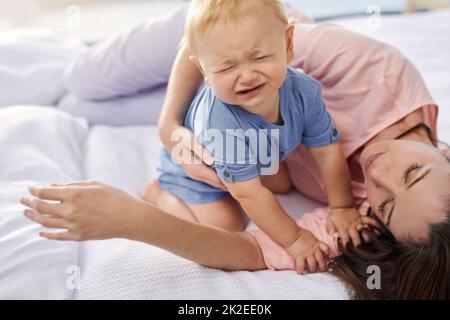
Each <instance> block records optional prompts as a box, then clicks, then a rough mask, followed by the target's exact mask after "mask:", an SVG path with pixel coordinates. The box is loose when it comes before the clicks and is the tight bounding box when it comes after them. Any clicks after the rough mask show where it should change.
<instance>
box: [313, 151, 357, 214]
mask: <svg viewBox="0 0 450 320" xmlns="http://www.w3.org/2000/svg"><path fill="white" fill-rule="evenodd" d="M308 150H309V152H310V153H311V155H312V157H313V159H314V161H315V163H316V165H317V168H318V169H319V172H320V176H321V178H322V182H323V183H324V185H325V188H326V190H327V193H328V204H329V206H330V208H331V209H334V208H352V207H354V206H355V202H354V200H353V193H352V186H351V178H350V171H349V169H348V165H347V161H346V160H345V157H344V154H343V153H342V151H341V148H340V144H339V143H338V142H336V143H333V144H328V145H326V146H323V147H318V148H311V147H310V148H308Z"/></svg>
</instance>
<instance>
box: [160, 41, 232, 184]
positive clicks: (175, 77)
mask: <svg viewBox="0 0 450 320" xmlns="http://www.w3.org/2000/svg"><path fill="white" fill-rule="evenodd" d="M190 55H191V52H190V49H189V47H188V45H187V44H186V42H185V41H184V40H183V41H182V43H181V46H180V49H179V51H178V55H177V57H176V59H175V63H174V65H173V68H172V72H171V74H170V79H169V84H168V87H167V94H166V99H165V101H164V106H163V108H162V111H161V116H160V119H159V122H158V131H159V136H160V138H161V141H162V143H163V144H164V146H165V148H166V149H167V150H168V151H169V152H170V151H172V149H173V148H174V147H175V146H176V145H177V144H179V143H180V142H179V140H178V139H177V140H174V139H172V134H173V132H175V130H177V133H178V136H182V137H183V139H182V141H183V142H184V143H183V149H184V150H186V151H187V152H188V154H190V153H191V152H192V153H193V154H194V155H196V156H197V157H198V158H199V159H201V160H202V164H186V163H182V162H181V166H182V167H183V169H184V171H185V172H186V173H187V174H188V176H189V177H190V178H192V179H194V180H199V181H203V182H205V183H208V184H210V185H212V186H214V187H216V188H220V189H225V186H224V185H223V183H222V182H221V181H220V179H219V177H218V176H217V174H216V173H215V171H214V170H213V169H211V168H210V167H209V166H210V165H212V164H213V163H214V159H213V158H212V156H211V155H210V154H209V152H208V151H207V150H206V149H205V148H204V147H203V145H202V144H201V143H200V142H199V141H198V140H197V139H196V138H195V136H194V135H193V133H192V131H191V130H189V129H187V128H185V127H183V124H182V122H183V117H184V114H185V112H186V109H187V107H188V105H189V104H190V102H191V100H192V99H193V97H194V96H195V94H196V93H197V90H198V88H199V86H200V84H201V82H202V74H201V72H200V71H199V70H198V69H197V67H195V65H194V64H193V63H191V62H190V61H189V56H190ZM192 142H193V144H192Z"/></svg>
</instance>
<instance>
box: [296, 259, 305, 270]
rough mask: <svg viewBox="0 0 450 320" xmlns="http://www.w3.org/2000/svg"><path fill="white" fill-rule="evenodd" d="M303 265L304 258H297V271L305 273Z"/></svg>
mask: <svg viewBox="0 0 450 320" xmlns="http://www.w3.org/2000/svg"><path fill="white" fill-rule="evenodd" d="M305 265H306V261H305V258H297V261H296V269H297V273H299V274H305Z"/></svg>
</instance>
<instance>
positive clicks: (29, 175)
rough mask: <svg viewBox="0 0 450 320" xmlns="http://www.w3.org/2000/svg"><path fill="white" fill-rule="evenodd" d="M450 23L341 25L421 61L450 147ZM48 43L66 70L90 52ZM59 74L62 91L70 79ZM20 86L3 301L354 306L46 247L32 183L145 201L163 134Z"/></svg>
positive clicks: (269, 284)
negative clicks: (33, 210)
mask: <svg viewBox="0 0 450 320" xmlns="http://www.w3.org/2000/svg"><path fill="white" fill-rule="evenodd" d="M449 19H450V10H447V11H445V10H444V11H439V12H429V13H420V14H412V15H406V16H404V15H401V16H400V15H398V16H397V15H396V16H394V15H392V16H386V17H382V20H381V21H380V23H379V24H378V25H374V24H373V23H371V22H368V18H367V17H355V18H347V19H341V20H335V21H333V22H335V23H338V24H341V25H344V26H346V27H349V28H351V29H354V30H357V31H360V32H364V33H367V34H370V35H371V36H373V37H375V38H378V39H381V40H383V41H385V42H388V43H390V44H393V45H395V46H396V47H398V48H399V49H400V50H401V51H402V52H403V53H404V54H405V55H406V56H408V57H409V58H410V59H411V60H412V61H413V62H414V63H415V65H416V66H417V67H418V69H419V70H420V71H421V72H422V74H423V75H424V78H425V81H426V83H427V84H428V87H429V89H430V91H431V94H432V96H433V97H434V99H435V100H436V101H437V103H438V104H439V105H440V107H441V109H440V120H439V121H440V122H439V128H438V131H439V135H440V138H441V139H442V140H444V141H449V142H450V73H449V72H448V68H449V66H450V65H449V61H450V41H448V38H449V35H450V25H449V24H448V23H447V21H448V20H449ZM40 37H41V38H40V39H41V40H42V39H46V41H49V39H50V40H51V41H53V42H52V44H53V45H54V46H57V43H59V46H61V47H62V48H64V51H63V52H64V54H61V55H59V56H58V57H59V60H58V61H60V63H61V66H63V65H64V64H65V63H67V62H68V61H69V60H70V57H72V56H73V55H76V54H79V53H80V52H83V50H86V48H85V47H84V46H83V45H82V44H80V43H77V42H76V39H75V42H74V39H71V40H70V41H69V40H68V39H56V40H55V39H54V38H52V37H51V36H49V35H47V36H45V37H42V35H40ZM29 38H30V39H36V37H35V36H34V38H33V36H30V37H29ZM30 41H31V40H30ZM42 41H43V42H42ZM42 41H41V42H39V43H40V44H42V43H45V41H44V40H42ZM75 43H76V44H75ZM0 44H1V42H0ZM44 47H45V46H44ZM43 50H45V48H44V49H43ZM52 50H54V47H52ZM53 52H54V51H53ZM0 54H1V50H0ZM52 61H55V57H52ZM30 70H31V71H30ZM30 70H28V71H29V72H31V74H34V73H33V72H32V71H33V69H30ZM0 71H1V70H0ZM52 75H53V76H52V77H51V81H52V87H54V85H53V84H54V83H58V81H61V74H59V73H57V72H55V73H54V74H52ZM0 79H1V73H0ZM37 79H38V80H36V81H37V83H41V85H44V86H45V83H42V82H43V81H44V80H42V79H41V78H39V77H38V78H37ZM2 80H3V81H4V82H3V83H4V84H6V85H8V82H7V81H6V80H4V79H1V80H0V82H1V81H2ZM48 81H50V80H48ZM44 82H45V81H44ZM60 85H61V84H60ZM10 87H11V89H10V90H9V91H8V95H9V99H5V100H4V101H5V102H4V106H3V107H2V108H1V109H0V152H1V157H0V168H1V170H0V298H3V299H348V298H349V294H348V292H347V290H346V289H345V287H344V286H343V284H342V283H340V282H339V281H338V280H337V279H336V278H334V277H333V276H331V275H330V274H327V273H321V274H313V275H307V276H299V275H297V274H296V273H295V272H293V271H277V272H274V271H258V272H247V271H238V272H224V271H220V270H213V269H209V268H205V267H201V266H199V265H197V264H195V263H192V262H190V261H187V260H184V259H182V258H179V257H177V256H175V255H172V254H170V253H168V252H165V251H163V250H161V249H158V248H155V247H152V246H149V245H146V244H143V243H138V242H133V241H129V240H124V239H112V240H107V241H88V242H83V243H74V242H51V241H48V240H45V239H40V238H39V237H38V235H37V234H38V232H39V230H41V229H42V228H41V227H39V226H37V225H36V224H33V223H31V222H30V221H28V220H27V219H25V218H24V217H23V216H22V214H21V213H22V211H23V209H24V208H23V207H22V206H21V205H20V204H19V203H18V202H19V199H20V197H21V196H23V195H24V194H26V193H27V192H26V188H27V186H28V185H29V184H32V183H39V184H49V183H53V182H61V181H68V180H81V179H95V180H98V181H102V182H105V183H107V184H110V185H113V186H116V187H119V188H121V189H124V190H126V191H128V192H130V193H132V194H135V195H136V194H138V193H139V192H140V191H141V190H142V189H143V187H144V186H145V185H146V184H147V183H148V181H150V179H152V178H153V177H155V176H156V164H157V161H158V154H159V149H160V147H161V143H160V141H159V139H158V136H157V132H156V129H155V127H154V125H153V126H152V125H141V124H140V125H130V124H129V123H122V124H121V126H112V125H105V124H95V125H89V123H88V121H87V119H85V118H83V117H82V116H81V115H80V114H73V113H71V112H68V110H63V109H64V108H59V107H58V106H56V102H55V101H57V100H58V99H57V98H56V97H59V96H61V95H63V93H61V92H53V95H50V94H49V95H45V96H43V95H41V94H40V92H37V93H34V95H33V94H29V92H24V91H23V90H24V89H23V88H24V87H23V86H18V85H16V86H10ZM58 88H59V87H58ZM59 90H61V89H59ZM27 95H29V97H28V98H29V100H30V101H29V102H28V101H27V102H26V104H25V103H20V104H21V105H18V104H19V103H16V102H17V101H15V97H19V96H22V98H23V97H24V96H27ZM33 99H34V100H35V101H34V102H33ZM155 103H156V102H155ZM118 107H120V105H119V106H118ZM154 108H155V109H154V110H157V109H158V108H157V107H154ZM69 111H70V110H69ZM153 113H156V112H153ZM153 118H154V119H156V118H157V115H153ZM132 121H133V119H131V120H130V122H132ZM279 198H280V201H281V203H282V204H283V206H284V207H285V208H286V210H287V211H288V212H289V213H290V214H292V215H293V216H294V217H299V216H301V214H303V213H304V212H308V211H311V210H312V209H314V208H315V207H317V206H319V205H320V204H318V203H315V202H314V201H312V200H310V199H307V198H305V197H303V196H302V195H300V194H298V193H296V192H292V193H291V194H289V195H286V196H280V197H279ZM252 227H254V226H253V225H251V224H250V225H249V228H252Z"/></svg>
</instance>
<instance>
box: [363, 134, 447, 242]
mask: <svg viewBox="0 0 450 320" xmlns="http://www.w3.org/2000/svg"><path fill="white" fill-rule="evenodd" d="M446 153H447V154H446ZM361 166H362V169H363V172H364V176H365V185H366V188H367V196H368V200H369V203H370V206H371V208H372V210H373V212H374V213H375V214H376V215H377V216H378V217H379V218H380V219H381V221H383V222H384V223H385V224H386V226H387V227H388V228H389V229H390V230H391V232H392V233H393V234H394V236H395V237H396V238H398V239H402V238H405V236H411V237H412V238H414V239H426V238H427V235H428V225H429V224H432V223H438V222H440V221H443V220H444V219H445V218H446V215H447V212H446V210H445V209H446V208H445V206H446V204H447V203H448V197H449V195H450V163H449V160H448V151H447V152H443V151H440V150H438V149H437V148H435V147H433V146H431V145H428V144H424V143H420V142H415V141H406V140H389V141H382V142H377V143H374V144H371V145H369V146H368V147H367V148H366V149H365V150H364V151H363V153H362V154H361Z"/></svg>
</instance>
